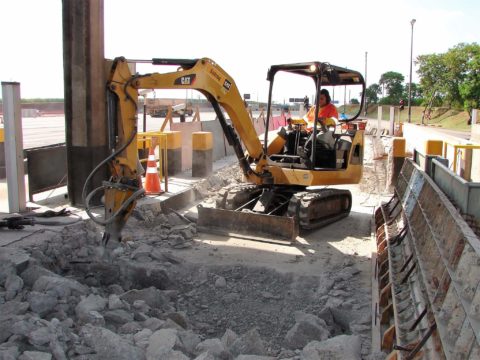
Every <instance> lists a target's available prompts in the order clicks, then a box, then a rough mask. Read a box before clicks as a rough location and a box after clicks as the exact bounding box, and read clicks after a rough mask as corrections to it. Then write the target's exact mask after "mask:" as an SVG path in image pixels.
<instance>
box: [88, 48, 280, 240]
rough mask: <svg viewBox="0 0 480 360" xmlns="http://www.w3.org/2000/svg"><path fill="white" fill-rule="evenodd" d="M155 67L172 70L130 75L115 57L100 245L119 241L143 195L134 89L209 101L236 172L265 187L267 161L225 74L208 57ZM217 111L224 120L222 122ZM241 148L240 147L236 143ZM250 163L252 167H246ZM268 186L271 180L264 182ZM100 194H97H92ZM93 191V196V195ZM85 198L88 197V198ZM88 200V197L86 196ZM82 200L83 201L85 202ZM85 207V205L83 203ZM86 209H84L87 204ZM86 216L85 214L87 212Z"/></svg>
mask: <svg viewBox="0 0 480 360" xmlns="http://www.w3.org/2000/svg"><path fill="white" fill-rule="evenodd" d="M152 63H153V64H155V65H174V66H177V67H178V69H177V71H174V72H168V73H152V74H145V75H138V74H137V75H132V74H131V72H130V69H129V67H128V62H127V60H126V59H125V58H123V57H120V58H116V59H115V60H114V62H113V66H112V70H111V73H110V77H109V80H108V84H107V87H108V89H109V91H111V92H112V93H113V94H115V100H116V101H115V102H116V105H115V111H109V113H110V114H114V115H111V117H112V116H114V118H111V119H109V122H110V125H111V127H114V128H116V132H115V135H116V136H115V139H116V140H115V142H116V143H115V146H114V149H112V151H113V155H114V156H111V159H110V161H109V166H110V171H111V178H110V181H107V182H104V184H103V190H104V191H105V220H104V221H102V220H100V221H99V220H98V219H96V218H95V217H94V216H91V218H92V219H94V220H95V221H96V222H99V223H101V224H102V225H104V226H105V227H106V230H105V241H108V240H109V239H116V240H120V239H121V236H120V233H121V230H122V228H123V226H124V224H125V222H126V221H127V219H128V217H129V216H130V213H131V212H132V211H133V208H134V207H135V202H136V198H137V197H139V196H141V195H142V194H143V192H142V191H141V187H140V186H139V184H138V182H137V178H138V170H137V167H138V165H137V164H138V154H137V141H136V134H137V106H138V105H137V104H138V90H140V89H195V90H198V91H199V92H201V93H202V94H203V95H205V97H206V98H207V99H208V100H209V101H210V102H211V104H212V106H213V108H214V110H215V112H216V113H217V117H218V119H219V121H220V124H221V125H222V128H223V131H224V134H225V137H226V138H227V140H228V142H229V144H230V145H231V146H233V148H234V150H235V153H236V155H237V157H238V160H239V163H240V167H241V168H242V171H243V173H244V174H245V176H246V177H247V179H248V180H249V181H250V182H253V183H257V184H261V183H263V182H268V181H269V180H267V179H269V178H270V175H269V173H268V171H266V169H267V167H266V164H267V161H266V156H264V153H263V147H262V144H261V142H260V141H259V139H258V136H257V134H256V131H255V128H254V127H253V124H252V122H251V120H250V116H249V114H248V112H247V110H246V109H245V106H244V103H243V100H242V97H241V95H240V93H239V91H238V88H237V86H236V84H235V82H234V80H233V79H232V77H231V76H230V75H228V74H227V73H226V72H225V71H224V70H223V69H222V68H221V67H220V66H218V65H217V64H216V63H215V62H214V61H212V60H210V59H208V58H202V59H198V60H184V59H153V60H152ZM221 107H223V109H225V111H226V112H227V114H228V116H229V117H230V120H231V124H232V125H229V124H228V123H227V120H226V119H225V117H224V115H223V112H222V110H221ZM239 138H240V139H241V140H242V142H243V145H244V146H245V149H246V151H244V149H243V148H242V145H241V143H240V139H239ZM252 163H254V164H255V166H254V168H252V167H251V164H252ZM270 182H271V181H270ZM96 190H100V189H96ZM94 192H95V191H94ZM89 196H90V195H89ZM90 198H91V196H90ZM90 198H88V199H87V200H90ZM86 203H88V201H86ZM87 209H88V205H87ZM87 212H88V213H89V214H90V212H89V211H88V210H87Z"/></svg>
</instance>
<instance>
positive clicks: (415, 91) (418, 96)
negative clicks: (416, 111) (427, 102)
mask: <svg viewBox="0 0 480 360" xmlns="http://www.w3.org/2000/svg"><path fill="white" fill-rule="evenodd" d="M409 85H410V84H408V83H405V86H404V92H403V95H402V99H404V100H405V102H408V86H409ZM411 100H412V101H411V104H412V106H418V105H421V104H422V102H423V101H424V99H423V89H422V87H421V86H420V85H419V84H416V83H412V98H411Z"/></svg>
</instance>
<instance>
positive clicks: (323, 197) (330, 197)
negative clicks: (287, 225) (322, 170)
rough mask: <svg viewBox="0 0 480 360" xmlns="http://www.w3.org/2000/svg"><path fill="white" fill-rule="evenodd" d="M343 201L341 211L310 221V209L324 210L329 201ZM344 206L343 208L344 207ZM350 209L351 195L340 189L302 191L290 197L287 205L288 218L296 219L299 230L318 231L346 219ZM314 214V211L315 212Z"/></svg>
mask: <svg viewBox="0 0 480 360" xmlns="http://www.w3.org/2000/svg"><path fill="white" fill-rule="evenodd" d="M339 198H340V199H343V201H342V202H341V203H342V209H339V212H338V213H337V214H334V215H328V216H327V217H324V218H318V219H311V218H310V213H311V212H312V210H314V209H312V207H316V208H326V206H325V205H326V204H327V203H328V202H329V201H335V202H337V201H338V199H339ZM345 204H346V206H343V205H345ZM351 207H352V194H351V193H350V191H348V190H340V189H321V190H314V191H303V192H300V193H297V194H295V195H293V196H292V198H291V199H290V203H289V204H288V211H287V215H288V216H295V217H296V218H297V219H298V222H299V225H300V228H301V229H306V230H313V229H318V228H321V227H323V226H326V225H328V224H331V223H333V222H335V221H338V220H340V219H342V218H344V217H347V216H348V214H349V213H350V209H351ZM315 212H316V211H315Z"/></svg>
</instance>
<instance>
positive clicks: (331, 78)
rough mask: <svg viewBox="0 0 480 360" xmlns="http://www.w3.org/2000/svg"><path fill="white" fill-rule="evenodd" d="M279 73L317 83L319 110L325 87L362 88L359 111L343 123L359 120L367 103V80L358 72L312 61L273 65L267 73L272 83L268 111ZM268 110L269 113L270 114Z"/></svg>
mask: <svg viewBox="0 0 480 360" xmlns="http://www.w3.org/2000/svg"><path fill="white" fill-rule="evenodd" d="M278 72H287V73H291V74H296V75H301V76H307V77H310V78H311V79H312V80H313V82H314V83H315V87H316V95H315V105H316V106H317V108H318V94H319V93H320V90H321V89H322V88H323V87H327V86H344V87H347V86H356V87H358V86H360V87H361V101H360V104H359V105H360V106H358V111H357V112H356V114H354V115H353V116H351V117H349V118H346V119H341V121H344V122H349V121H353V120H355V119H357V118H358V116H359V115H360V113H361V111H362V105H363V104H364V101H365V80H364V78H363V76H362V74H361V73H359V72H358V71H354V70H350V69H347V68H344V67H340V66H336V65H331V64H330V63H327V62H319V61H311V62H303V63H294V64H281V65H272V66H270V69H269V70H268V73H267V80H268V81H269V82H270V91H269V97H268V110H269V109H270V104H271V101H272V88H273V83H274V78H275V75H276V74H277V73H278ZM268 110H267V112H268Z"/></svg>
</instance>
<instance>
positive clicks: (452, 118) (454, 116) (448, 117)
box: [367, 105, 470, 131]
mask: <svg viewBox="0 0 480 360" xmlns="http://www.w3.org/2000/svg"><path fill="white" fill-rule="evenodd" d="M382 110H383V111H382V119H383V120H390V106H388V105H384V106H383V107H382ZM423 110H424V107H423V106H412V123H416V124H420V123H421V122H422V112H423ZM398 112H399V109H398V107H396V108H395V121H396V122H397V121H398V118H399V117H398V116H399V114H398ZM377 116H378V106H377V105H370V106H369V107H368V113H367V117H369V118H373V119H376V118H377ZM468 118H469V116H468V113H467V112H466V111H460V110H454V109H448V108H434V110H433V111H432V113H431V119H430V121H429V122H428V124H429V125H432V126H437V127H441V128H444V129H451V130H458V131H470V125H468ZM407 120H408V108H407V107H406V106H405V109H404V110H403V111H400V121H401V122H407Z"/></svg>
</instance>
